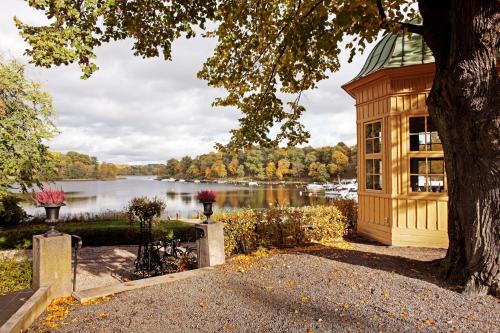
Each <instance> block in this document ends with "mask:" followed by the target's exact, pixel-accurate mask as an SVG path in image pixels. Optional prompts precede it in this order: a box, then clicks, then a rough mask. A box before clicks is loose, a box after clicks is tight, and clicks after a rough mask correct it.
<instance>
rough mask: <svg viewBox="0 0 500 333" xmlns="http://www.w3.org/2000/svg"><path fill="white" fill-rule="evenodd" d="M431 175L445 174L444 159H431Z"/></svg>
mask: <svg viewBox="0 0 500 333" xmlns="http://www.w3.org/2000/svg"><path fill="white" fill-rule="evenodd" d="M429 173H430V174H444V161H443V159H442V158H429Z"/></svg>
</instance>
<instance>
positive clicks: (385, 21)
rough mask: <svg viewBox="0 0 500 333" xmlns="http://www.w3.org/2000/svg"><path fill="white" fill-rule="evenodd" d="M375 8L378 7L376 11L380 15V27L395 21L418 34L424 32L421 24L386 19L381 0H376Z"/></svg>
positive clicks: (385, 26)
mask: <svg viewBox="0 0 500 333" xmlns="http://www.w3.org/2000/svg"><path fill="white" fill-rule="evenodd" d="M377 9H378V13H379V15H380V19H381V20H382V23H380V26H381V27H382V28H387V27H388V26H389V24H390V23H395V24H398V25H399V26H401V27H402V28H403V29H405V30H407V31H409V32H412V33H415V34H419V35H423V34H424V28H423V27H422V26H421V25H416V24H412V23H408V22H399V21H392V22H391V21H389V20H388V19H387V14H386V13H385V10H384V6H383V4H382V0H377Z"/></svg>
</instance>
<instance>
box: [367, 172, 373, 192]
mask: <svg viewBox="0 0 500 333" xmlns="http://www.w3.org/2000/svg"><path fill="white" fill-rule="evenodd" d="M366 188H367V189H369V190H370V189H373V176H372V175H367V176H366Z"/></svg>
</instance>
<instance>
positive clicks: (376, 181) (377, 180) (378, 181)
mask: <svg viewBox="0 0 500 333" xmlns="http://www.w3.org/2000/svg"><path fill="white" fill-rule="evenodd" d="M373 189H374V190H381V189H382V175H374V176H373Z"/></svg>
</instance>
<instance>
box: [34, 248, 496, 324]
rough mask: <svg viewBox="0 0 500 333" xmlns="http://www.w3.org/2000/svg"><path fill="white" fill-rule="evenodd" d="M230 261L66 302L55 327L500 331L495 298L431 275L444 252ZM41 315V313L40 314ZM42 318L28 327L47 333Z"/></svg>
mask: <svg viewBox="0 0 500 333" xmlns="http://www.w3.org/2000/svg"><path fill="white" fill-rule="evenodd" d="M351 246H352V249H336V248H332V247H325V246H319V245H318V246H312V247H308V248H304V249H289V250H286V251H279V253H273V254H270V255H267V256H262V257H250V258H249V257H243V258H236V259H234V260H232V261H231V262H230V263H229V264H228V265H226V266H223V267H219V269H216V270H214V271H210V272H207V273H206V274H203V275H201V276H199V277H194V278H191V279H189V280H183V281H179V282H176V283H172V284H165V285H159V286H155V287H150V288H145V289H141V290H136V291H132V292H128V293H124V294H120V295H117V296H115V297H113V298H111V299H110V300H108V301H105V302H102V303H99V304H92V305H83V306H82V305H71V306H69V308H68V315H67V317H66V318H65V319H64V320H63V321H62V322H60V323H59V324H58V326H59V327H58V330H57V331H58V332H169V331H171V332H226V331H227V332H416V331H422V332H500V303H499V301H498V299H496V298H493V297H483V298H467V297H465V296H463V295H461V294H459V293H457V292H455V291H453V290H452V289H453V288H451V287H450V286H444V285H442V283H441V282H440V281H439V280H437V279H435V278H434V277H433V271H435V270H436V269H435V267H434V266H432V265H430V264H429V263H428V261H430V260H433V259H436V258H440V257H442V256H443V255H444V252H443V251H442V250H432V249H406V248H391V247H383V246H375V245H366V244H356V243H352V244H351ZM45 316H46V315H45ZM43 318H44V316H42V318H40V319H39V320H38V321H37V322H36V324H35V325H34V326H33V327H32V329H31V332H37V331H46V330H47V327H46V326H45V325H44V323H43Z"/></svg>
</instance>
